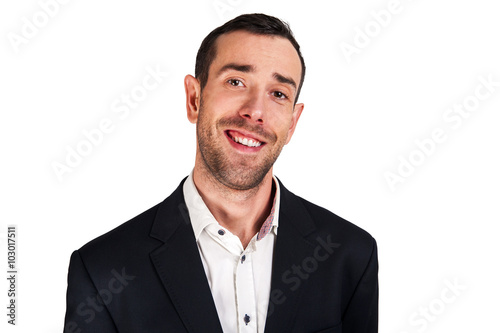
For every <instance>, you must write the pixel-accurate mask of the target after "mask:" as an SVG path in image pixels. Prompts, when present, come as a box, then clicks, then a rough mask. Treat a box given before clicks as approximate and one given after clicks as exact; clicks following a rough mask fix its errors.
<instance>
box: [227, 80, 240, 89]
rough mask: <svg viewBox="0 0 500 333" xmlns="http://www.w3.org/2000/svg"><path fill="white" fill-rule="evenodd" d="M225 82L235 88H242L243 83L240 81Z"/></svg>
mask: <svg viewBox="0 0 500 333" xmlns="http://www.w3.org/2000/svg"><path fill="white" fill-rule="evenodd" d="M227 82H228V83H229V84H230V85H232V86H235V87H242V86H243V83H242V82H241V81H240V80H237V79H229V80H227Z"/></svg>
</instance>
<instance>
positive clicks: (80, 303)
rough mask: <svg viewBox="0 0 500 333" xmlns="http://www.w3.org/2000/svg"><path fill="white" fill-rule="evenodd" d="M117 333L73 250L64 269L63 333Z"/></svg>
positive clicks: (80, 260)
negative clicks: (66, 282)
mask: <svg viewBox="0 0 500 333" xmlns="http://www.w3.org/2000/svg"><path fill="white" fill-rule="evenodd" d="M86 332H89V333H90V332H92V333H97V332H98V333H100V332H103V333H113V332H118V330H117V329H116V326H115V324H114V322H113V320H112V318H111V316H110V314H109V312H108V310H107V308H106V306H105V305H104V304H103V302H102V299H101V298H100V296H99V295H98V291H97V289H96V287H95V285H94V283H93V282H92V280H91V277H90V275H89V273H88V271H87V269H86V268H85V264H84V263H83V260H82V258H81V256H80V253H79V252H78V251H75V252H73V254H72V255H71V260H70V264H69V271H68V290H67V294H66V317H65V320H64V333H86Z"/></svg>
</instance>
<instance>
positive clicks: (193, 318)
mask: <svg viewBox="0 0 500 333" xmlns="http://www.w3.org/2000/svg"><path fill="white" fill-rule="evenodd" d="M184 181H185V179H184V180H183V181H182V182H181V184H180V185H179V187H178V188H177V189H176V190H175V192H174V193H172V195H171V196H170V197H168V198H167V199H165V201H164V202H162V203H161V205H160V207H159V209H158V213H157V215H156V218H155V221H154V223H153V227H152V229H151V234H150V235H151V236H152V237H154V238H156V239H159V240H161V241H163V242H164V243H165V244H164V245H162V246H160V247H159V248H158V249H156V250H155V251H153V252H151V254H150V256H151V260H152V262H153V264H154V266H155V268H156V271H157V272H158V275H159V277H160V279H161V281H162V283H163V286H164V287H165V289H166V291H167V293H168V295H169V296H170V299H171V300H172V303H173V304H174V306H175V308H176V310H177V313H178V314H179V316H180V317H181V320H182V321H183V323H184V325H185V327H186V328H187V330H188V332H190V333H204V332H220V333H222V327H221V325H220V322H219V317H218V315H217V310H216V308H215V303H214V301H213V298H212V293H211V292H210V287H209V285H208V280H207V278H206V275H205V270H204V268H203V263H202V262H201V258H200V254H199V251H198V247H197V245H196V240H195V237H194V234H193V229H192V227H191V222H190V220H189V215H188V213H187V207H186V205H185V203H184V195H183V191H182V186H183V184H184Z"/></svg>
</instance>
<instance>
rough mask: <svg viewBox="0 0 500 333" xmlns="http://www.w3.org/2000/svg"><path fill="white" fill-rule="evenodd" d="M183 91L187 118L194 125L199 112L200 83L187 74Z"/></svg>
mask: <svg viewBox="0 0 500 333" xmlns="http://www.w3.org/2000/svg"><path fill="white" fill-rule="evenodd" d="M184 89H185V90H186V110H187V117H188V119H189V121H190V122H191V123H193V124H196V122H197V121H198V111H199V110H200V91H201V89H200V82H199V81H198V79H196V78H195V77H194V76H192V75H189V74H188V75H186V77H185V78H184Z"/></svg>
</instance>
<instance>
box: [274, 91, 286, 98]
mask: <svg viewBox="0 0 500 333" xmlns="http://www.w3.org/2000/svg"><path fill="white" fill-rule="evenodd" d="M273 96H274V97H276V98H279V99H286V98H288V97H287V95H285V94H283V93H282V92H281V91H274V92H273Z"/></svg>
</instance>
